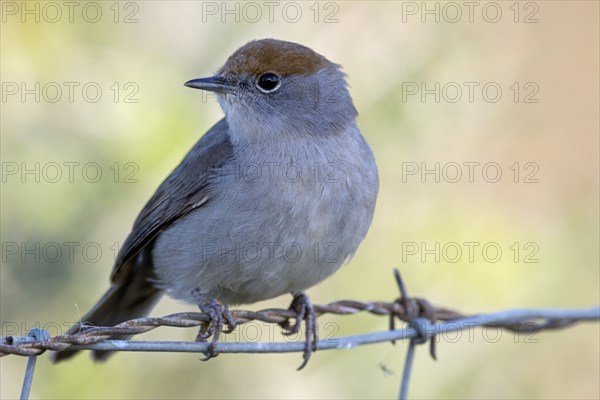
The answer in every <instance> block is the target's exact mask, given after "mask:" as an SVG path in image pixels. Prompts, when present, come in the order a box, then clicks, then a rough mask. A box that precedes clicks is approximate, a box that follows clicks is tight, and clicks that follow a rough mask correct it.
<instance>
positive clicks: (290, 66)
mask: <svg viewBox="0 0 600 400" xmlns="http://www.w3.org/2000/svg"><path fill="white" fill-rule="evenodd" d="M331 65H334V64H333V63H331V62H330V61H329V60H327V59H326V58H325V57H323V56H322V55H320V54H318V53H316V52H314V51H313V50H311V49H309V48H308V47H306V46H302V45H301V44H297V43H292V42H284V41H282V40H275V39H262V40H254V41H252V42H250V43H248V44H246V45H244V46H242V47H240V48H239V49H238V50H236V51H235V53H233V54H232V55H231V56H230V57H229V59H227V62H226V63H225V65H224V66H223V68H222V69H221V71H223V72H224V73H226V74H232V75H241V74H243V73H247V74H250V75H259V74H261V73H264V72H275V73H277V74H279V75H280V76H290V75H310V74H314V73H315V72H317V71H319V70H320V69H322V68H324V67H327V66H331Z"/></svg>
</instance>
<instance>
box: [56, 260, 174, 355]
mask: <svg viewBox="0 0 600 400" xmlns="http://www.w3.org/2000/svg"><path fill="white" fill-rule="evenodd" d="M140 272H141V271H139V270H138V273H132V274H128V275H129V276H127V277H126V278H125V279H123V280H122V281H120V282H118V283H114V284H113V286H112V287H111V288H110V289H109V290H108V291H107V292H106V293H105V294H104V296H102V298H101V299H100V301H98V303H96V305H95V306H94V307H93V308H92V309H91V310H90V311H89V312H88V313H87V314H86V315H85V316H84V317H83V318H82V319H81V322H80V323H79V324H77V325H75V326H73V327H72V328H71V329H69V331H68V332H67V333H66V334H67V335H72V334H75V333H77V332H79V331H80V329H81V327H82V326H90V325H93V326H114V325H117V324H119V323H121V322H124V321H128V320H130V319H134V318H141V317H145V316H146V315H148V313H150V311H151V310H152V308H153V307H154V305H155V304H156V302H157V301H158V300H159V299H160V297H161V296H162V294H163V292H162V291H161V290H160V289H157V288H155V287H153V286H152V285H151V284H150V283H148V280H147V278H148V276H147V274H143V273H140ZM115 338H116V337H111V338H110V339H115ZM118 338H119V339H126V337H123V336H119V337H118ZM112 353H113V352H111V351H100V350H94V351H92V358H93V359H94V361H103V360H106V359H107V358H108V357H109V356H110V355H112ZM75 354H77V351H61V352H55V353H52V355H51V360H52V361H53V362H59V361H62V360H66V359H69V358H71V357H73V356H74V355H75Z"/></svg>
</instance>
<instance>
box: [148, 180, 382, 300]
mask: <svg viewBox="0 0 600 400" xmlns="http://www.w3.org/2000/svg"><path fill="white" fill-rule="evenodd" d="M326 191H327V192H329V193H326V194H324V195H323V194H321V196H324V198H323V197H316V196H315V195H314V194H311V192H310V191H307V192H304V194H300V195H298V196H296V197H295V198H294V200H293V201H291V202H287V201H283V200H282V198H285V195H284V196H283V197H282V194H281V193H277V194H276V195H273V194H271V193H267V194H261V193H255V194H252V193H248V192H246V193H244V195H243V196H242V195H240V193H237V196H235V195H234V194H233V193H231V196H232V197H229V198H228V199H225V198H221V199H214V200H213V201H210V202H209V203H207V204H206V205H205V206H202V207H200V208H198V209H196V210H194V211H192V212H191V213H190V214H188V215H187V216H186V217H184V218H182V219H181V220H180V221H178V222H176V223H175V224H174V225H173V226H171V227H170V228H168V229H167V230H165V231H163V232H162V233H161V234H160V235H159V237H158V238H157V241H156V243H155V247H154V251H153V256H154V265H155V269H156V272H157V276H158V281H159V282H158V284H159V286H160V287H162V288H163V289H165V290H166V291H167V292H168V293H169V295H171V296H172V297H174V298H177V299H181V300H184V301H188V302H194V298H193V297H192V296H191V292H192V290H194V289H200V292H201V293H203V294H204V295H205V296H206V297H207V298H217V299H218V300H220V301H222V302H224V303H226V304H243V303H254V302H257V301H260V300H265V299H270V298H273V297H276V296H279V295H282V294H285V293H295V292H300V291H303V290H306V289H308V288H310V287H312V286H314V285H316V284H317V283H319V282H321V281H322V280H324V279H325V278H327V277H328V276H330V275H331V274H333V273H334V272H335V271H336V270H337V269H338V268H339V267H340V266H341V265H342V264H343V263H344V262H345V261H346V260H347V259H348V258H349V257H350V256H351V255H352V254H353V253H354V252H355V251H356V248H357V247H358V244H359V243H360V241H361V240H362V238H363V237H364V235H365V234H366V230H367V228H368V225H369V223H370V220H371V215H369V213H372V210H368V209H367V208H365V207H363V206H357V205H356V204H358V203H357V202H356V199H352V196H343V195H342V196H340V195H339V193H336V192H333V191H330V189H327V190H326ZM329 196H331V197H332V198H329ZM218 200H221V201H218Z"/></svg>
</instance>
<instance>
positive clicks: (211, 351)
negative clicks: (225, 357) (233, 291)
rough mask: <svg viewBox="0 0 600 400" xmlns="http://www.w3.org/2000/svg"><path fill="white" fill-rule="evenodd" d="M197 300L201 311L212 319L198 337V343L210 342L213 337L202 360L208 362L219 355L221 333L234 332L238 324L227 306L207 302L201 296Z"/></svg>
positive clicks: (199, 332) (203, 327) (212, 301)
mask: <svg viewBox="0 0 600 400" xmlns="http://www.w3.org/2000/svg"><path fill="white" fill-rule="evenodd" d="M194 294H195V293H194ZM195 295H196V294H195ZM197 298H198V301H197V303H198V307H199V308H200V311H202V312H203V313H206V314H208V316H209V319H210V320H209V321H207V322H205V323H204V324H203V325H202V326H201V327H200V330H199V331H198V335H197V336H196V341H197V342H206V341H208V338H209V337H211V336H212V340H211V341H210V344H209V345H208V348H207V350H206V353H205V356H206V357H205V358H204V359H203V360H202V361H207V360H210V359H211V358H213V357H216V356H218V355H219V354H218V353H217V352H216V345H217V343H218V342H219V338H220V336H221V332H225V333H231V332H233V330H234V329H235V326H236V322H235V319H234V318H233V315H231V312H230V311H229V307H227V306H226V305H225V304H219V303H218V302H217V301H216V300H210V301H206V300H204V299H203V298H202V297H201V296H197ZM225 326H227V328H226V329H224V327H225Z"/></svg>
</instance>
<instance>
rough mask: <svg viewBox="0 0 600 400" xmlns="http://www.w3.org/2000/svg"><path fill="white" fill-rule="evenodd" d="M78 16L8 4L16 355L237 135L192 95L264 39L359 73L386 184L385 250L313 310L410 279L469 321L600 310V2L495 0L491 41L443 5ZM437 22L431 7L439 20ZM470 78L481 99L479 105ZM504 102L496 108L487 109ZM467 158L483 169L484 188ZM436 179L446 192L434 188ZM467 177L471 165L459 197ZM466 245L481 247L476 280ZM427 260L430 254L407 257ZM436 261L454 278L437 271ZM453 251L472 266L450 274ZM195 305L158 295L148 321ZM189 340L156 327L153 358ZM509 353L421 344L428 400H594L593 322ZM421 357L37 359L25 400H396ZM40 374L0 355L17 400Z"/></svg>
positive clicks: (379, 237)
mask: <svg viewBox="0 0 600 400" xmlns="http://www.w3.org/2000/svg"><path fill="white" fill-rule="evenodd" d="M73 3H74V4H75V5H74V6H73V9H72V15H69V10H70V9H69V8H68V7H67V6H65V5H64V4H63V3H61V2H59V3H54V4H58V11H60V12H61V16H60V18H58V14H57V13H56V10H55V9H53V8H52V6H50V7H47V4H48V3H45V2H27V4H25V3H22V2H11V1H3V2H2V4H1V6H2V24H1V42H0V44H1V59H2V62H1V69H0V73H1V81H2V102H1V103H0V106H1V107H2V110H1V116H0V120H1V127H0V128H1V139H2V146H1V156H2V186H1V187H2V197H1V200H2V205H1V212H2V216H1V217H2V218H1V234H2V267H1V270H0V278H1V281H0V290H1V295H0V313H1V314H0V321H1V323H2V332H1V335H9V334H17V335H18V334H21V335H25V334H26V333H27V331H28V330H29V329H31V328H32V327H35V326H36V325H39V326H41V327H45V328H46V329H48V330H49V331H50V333H51V334H58V333H60V332H61V331H62V330H63V329H64V328H65V326H66V324H67V325H68V323H71V322H73V321H76V320H77V318H78V316H79V315H80V314H83V313H85V312H86V311H87V310H88V309H89V307H91V306H92V305H93V304H94V303H95V301H96V300H97V299H98V298H99V296H100V295H101V294H102V293H103V292H104V290H106V288H107V285H108V276H109V273H110V269H111V266H112V261H113V258H114V252H115V249H116V247H115V246H118V243H121V242H122V241H123V240H124V238H125V237H126V235H127V234H128V232H129V229H130V227H131V224H132V223H133V220H134V218H135V216H136V215H137V212H138V211H139V210H140V209H141V207H142V206H143V204H144V203H145V201H146V200H147V199H148V198H149V197H150V195H151V194H152V193H153V191H154V189H155V188H156V187H157V186H158V184H159V183H160V182H161V181H162V179H164V178H165V177H166V176H167V174H168V173H169V172H170V171H171V170H172V169H173V168H174V167H175V165H176V164H177V163H178V161H179V160H180V159H181V158H182V157H183V155H184V154H185V153H186V152H187V150H188V149H189V148H190V147H191V146H192V145H193V143H195V142H196V140H198V138H199V137H200V135H201V134H202V133H203V132H205V131H206V130H207V129H208V128H209V127H210V126H211V125H212V124H214V123H215V122H216V121H217V120H219V119H220V118H221V117H222V112H221V111H220V109H219V107H218V105H217V103H216V101H215V100H214V98H212V97H211V96H205V95H204V96H203V95H202V94H201V93H199V92H198V91H194V90H190V89H187V88H185V87H183V85H182V84H183V82H185V81H186V80H188V79H192V78H197V77H201V76H207V75H209V74H211V73H212V72H214V71H215V70H216V69H217V68H218V67H219V66H220V65H222V64H223V63H224V61H225V59H226V57H227V56H228V55H229V54H230V53H232V52H233V51H234V50H235V49H237V48H238V47H239V46H241V45H243V44H245V43H246V42H248V41H249V40H252V39H256V38H264V37H274V38H278V39H284V40H290V41H295V42H300V43H303V44H305V45H307V46H309V47H311V48H313V49H314V50H316V51H318V52H319V53H321V54H324V55H325V56H326V57H328V58H329V59H331V60H333V61H335V62H338V63H340V64H342V65H343V67H344V70H345V71H346V72H347V74H348V76H349V82H350V85H351V93H352V96H353V98H354V101H355V104H356V106H357V108H358V110H359V113H360V116H359V119H358V123H359V126H360V128H361V130H362V132H363V134H364V135H365V137H366V138H367V140H368V141H369V143H370V144H371V146H372V147H373V150H374V153H375V156H376V158H377V162H378V165H379V169H380V178H381V190H380V196H379V199H378V203H377V209H376V215H375V219H374V222H373V226H372V227H371V230H370V233H369V235H368V236H367V238H366V240H365V241H364V243H363V245H362V246H361V248H360V250H359V252H358V253H357V255H356V256H355V257H354V259H353V260H352V262H351V263H350V264H349V265H348V266H346V267H344V268H342V269H341V270H340V271H339V272H338V273H337V274H336V275H335V276H334V277H333V278H331V279H329V280H327V281H325V282H323V283H322V284H321V285H319V286H318V287H316V288H314V289H312V290H310V291H309V294H310V295H311V297H312V299H313V301H314V302H315V303H327V302H330V301H334V300H339V299H346V298H347V299H354V300H362V301H370V300H385V301H390V300H392V299H394V298H395V297H396V296H397V289H396V287H395V284H394V281H393V278H392V269H393V268H394V267H399V268H400V269H401V270H402V273H403V275H404V277H405V280H406V281H407V284H408V285H409V289H410V291H411V293H412V294H413V295H419V296H422V297H426V298H427V299H429V300H430V301H431V302H433V303H434V304H439V305H444V306H447V307H449V308H455V309H457V310H460V311H464V312H472V313H475V312H487V311H494V310H501V309H509V308H515V307H587V306H591V305H594V304H598V303H600V298H599V297H600V292H599V291H600V289H599V286H600V285H599V281H600V276H599V252H598V242H599V226H598V221H599V215H598V212H599V211H598V207H599V206H598V205H599V198H598V197H599V185H598V174H599V172H598V171H599V169H598V138H599V126H598V123H599V119H598V116H599V115H598V113H599V111H598V110H599V78H598V71H599V59H598V56H599V50H598V49H599V28H598V24H599V22H598V15H599V3H598V2H595V1H552V2H550V1H548V2H530V3H514V4H513V2H499V3H494V4H497V5H498V7H499V8H500V11H501V15H500V17H499V18H498V19H499V20H498V21H497V22H492V21H493V20H495V19H497V18H496V16H495V15H496V14H495V12H496V6H493V7H492V6H489V4H488V3H487V2H481V3H480V2H477V5H476V7H475V8H474V9H473V13H472V20H471V21H469V9H468V8H467V7H466V6H464V5H462V4H463V3H444V2H427V3H422V2H372V1H369V2H366V1H365V2H360V1H352V2H322V3H314V2H296V3H293V4H291V3H286V2H283V3H279V2H277V3H276V6H275V8H273V9H271V10H272V14H271V16H270V15H269V8H268V7H267V6H265V5H264V4H263V3H261V2H259V3H254V4H256V5H257V6H258V7H259V8H256V6H251V7H247V6H246V5H245V4H244V3H237V5H236V3H234V2H229V3H226V4H225V3H221V2H199V1H174V2H167V1H138V2H113V1H107V2H96V3H94V4H95V5H94V4H92V5H89V4H88V3H85V2H73ZM36 4H37V6H36ZM515 4H516V5H515ZM456 5H458V8H457V6H456ZM24 7H28V8H27V10H30V11H31V10H33V11H31V12H32V13H29V14H28V13H26V12H25V11H26V10H25V9H24ZM36 7H38V8H37V9H36ZM236 7H237V8H236ZM425 7H427V9H428V10H434V13H435V12H436V11H435V10H436V7H437V10H438V14H437V17H438V18H439V22H436V21H435V18H436V15H435V14H427V13H425V10H424V8H425ZM490 7H491V8H490ZM511 7H512V8H511ZM225 8H226V9H225ZM98 9H99V10H100V11H101V14H97V10H98ZM298 9H299V10H300V12H301V14H298V13H297V11H298ZM484 9H485V12H484ZM36 10H37V11H36ZM226 10H233V11H232V14H227V13H226V12H225V11H226ZM236 10H237V12H236ZM257 10H260V12H261V14H260V15H259V14H257V13H256V11H257ZM457 10H460V11H461V12H462V15H461V16H460V18H459V17H458V14H456V11H457ZM97 15H100V16H99V17H98V16H97ZM36 17H38V18H39V21H36ZM236 18H238V21H236ZM96 19H98V21H97V22H94V20H96ZM423 20H424V21H423ZM535 20H537V22H536V21H535ZM126 21H127V23H126ZM453 21H454V22H453ZM526 22H528V23H526ZM36 82H37V83H39V85H40V86H39V90H37V94H38V95H39V97H40V98H39V101H36V98H35V97H36V93H35V92H36V89H35V85H36ZM436 82H438V83H439V85H440V89H439V91H438V94H439V97H440V98H439V101H436V99H435V94H429V95H425V98H424V101H422V98H421V94H422V93H421V92H419V93H417V94H414V95H412V94H410V92H407V90H410V89H414V88H415V87H417V88H419V90H420V89H421V88H422V87H421V84H422V83H424V84H425V88H426V89H433V90H434V91H435V84H436ZM469 82H476V83H477V85H475V84H472V85H475V86H472V87H474V91H473V98H472V101H469V98H468V97H469V96H468V94H469V92H468V85H471V84H469ZM515 82H516V83H517V84H516V86H514V85H515ZM465 83H467V84H465ZM486 84H489V85H488V87H491V89H490V91H488V92H485V93H482V88H483V86H484V85H486ZM22 85H24V86H22ZM86 85H87V86H86ZM415 85H416V86H415ZM70 87H72V88H73V92H72V97H71V98H70V96H69V95H70V93H69V88H70ZM84 87H85V90H84ZM456 87H459V88H461V89H462V97H461V99H460V100H458V101H455V102H454V99H455V96H456V92H455V90H456ZM496 87H500V88H501V90H502V95H501V97H500V98H499V99H498V101H497V102H492V101H491V100H492V99H491V97H495V94H494V92H493V89H494V88H496ZM57 88H59V89H61V92H62V93H61V96H58V92H57V91H56V90H57ZM97 88H100V90H101V94H100V95H99V96H98V95H97V94H96V90H97ZM517 88H518V91H517ZM23 89H25V90H33V91H32V92H31V93H29V94H27V92H25V93H24V92H23ZM453 90H454V91H453ZM115 96H117V97H115ZM485 96H487V97H485ZM95 100H97V101H95ZM126 100H127V101H126ZM132 100H135V102H131V101H132ZM533 100H537V102H531V101H533ZM93 101H95V102H93ZM465 162H466V163H471V162H477V163H480V164H479V166H478V167H476V168H475V170H474V172H475V173H474V175H473V179H472V182H470V181H469V179H468V176H467V173H468V168H467V167H466V166H465V164H464V163H465ZM36 163H39V164H38V165H39V172H35V168H36ZM65 163H67V164H65ZM436 163H439V165H440V179H439V182H436V180H435V176H434V175H432V174H428V175H427V174H426V175H425V176H423V177H422V176H421V172H422V170H423V167H425V168H428V169H432V168H434V167H435V165H436ZM453 163H457V164H458V165H460V166H462V167H461V168H462V173H463V175H462V179H460V180H459V181H458V182H456V183H453V182H452V181H453V178H454V176H455V169H454V170H453V169H452V168H454V167H455V165H456V164H453ZM487 163H497V166H498V167H499V169H500V170H501V172H502V176H501V177H500V179H499V180H498V182H495V183H491V182H488V181H487V180H492V178H494V175H495V173H494V169H492V170H487V171H488V172H489V174H487V175H485V176H484V175H482V166H483V165H485V164H487ZM515 163H519V164H518V165H516V164H515ZM527 163H531V164H527ZM493 165H496V164H493ZM57 166H58V167H57ZM69 166H71V168H72V169H71V170H69ZM414 166H417V167H418V168H419V171H418V173H417V174H415V175H407V174H406V172H407V168H412V167H414ZM511 166H512V169H511ZM444 167H445V169H444ZM25 169H29V170H34V172H30V173H25V174H24V175H23V170H25ZM98 171H100V172H101V173H102V175H101V176H100V177H96V174H97V172H98ZM515 171H519V175H518V176H516V175H515ZM69 172H72V175H71V176H69ZM403 172H404V174H403ZM57 173H58V175H57ZM532 173H534V175H533V176H530V175H529V174H532ZM490 177H491V178H490ZM527 177H529V178H531V179H534V181H532V182H526V180H527ZM70 178H71V179H70ZM486 179H487V180H486ZM531 179H529V180H531ZM535 180H537V182H536V181H535ZM515 181H516V182H515ZM465 242H476V243H478V244H479V245H478V247H476V249H475V252H474V257H473V259H472V260H469V258H468V256H467V253H466V251H467V250H468V248H467V247H466V246H465V245H464V243H465ZM71 243H72V244H71ZM415 243H416V246H417V253H416V254H412V253H410V252H407V250H409V249H414V248H411V246H413V244H415ZM436 243H439V246H440V252H441V253H440V252H438V254H440V260H439V261H436V260H435V258H434V256H433V255H429V256H428V255H426V254H425V253H424V252H423V250H425V247H426V248H427V249H435V245H436ZM448 243H458V244H459V245H460V246H461V249H462V250H463V254H462V257H460V258H459V259H458V261H457V262H452V261H454V258H456V257H455V254H454V253H453V252H452V251H451V250H452V248H450V247H448V246H447V245H448ZM486 243H493V244H494V246H495V247H499V248H500V249H501V250H502V255H501V257H499V260H498V261H497V262H489V261H488V260H489V258H488V259H487V260H486V259H485V258H484V257H483V254H482V252H481V249H482V247H483V245H484V244H486ZM515 243H516V245H514V244H515ZM445 245H446V249H447V250H448V252H446V253H443V252H442V249H443V248H444V246H445ZM36 246H38V247H37V248H36ZM69 249H73V252H72V254H71V252H70V251H69ZM517 249H519V251H518V253H517ZM98 251H99V253H98ZM489 254H491V256H494V253H493V252H490V253H489ZM489 254H488V255H489ZM71 255H72V257H71ZM422 256H423V257H425V259H424V260H423V259H422ZM525 261H533V262H525ZM289 300H290V298H289V297H281V298H278V299H274V300H272V301H269V302H264V303H259V304H256V305H253V306H251V307H250V308H251V309H261V308H266V307H287V305H288V303H289ZM194 309H195V308H194V307H193V306H190V305H185V304H179V303H177V302H175V301H172V300H170V299H164V300H163V301H162V302H161V303H160V305H159V306H158V307H157V308H156V309H155V310H154V311H153V315H157V316H159V315H165V314H168V313H172V312H178V311H185V310H194ZM321 321H322V322H321V323H322V324H324V323H326V322H331V323H334V324H336V325H335V326H337V332H336V334H337V335H347V334H358V333H364V332H371V331H380V330H384V329H386V326H387V320H386V319H385V318H381V317H374V316H368V315H361V316H353V317H324V318H323V319H322V320H321ZM254 327H255V328H256V327H257V325H255V326H254ZM258 327H262V328H263V330H262V336H261V337H262V339H263V340H269V339H271V340H281V337H280V336H279V333H278V329H274V330H273V332H275V333H274V337H272V338H269V332H270V329H272V328H267V327H266V326H258ZM195 333H196V332H195V330H193V329H188V330H183V329H169V328H163V329H160V330H159V331H155V332H152V333H149V334H145V335H143V336H141V337H140V339H144V340H153V339H162V340H193V338H194V337H195ZM242 333H244V335H245V336H244V337H248V336H250V335H251V332H250V330H245V331H243V330H242V331H241V332H240V333H239V334H242ZM327 333H328V332H325V331H322V335H323V336H325V335H326V334H327ZM329 333H331V331H330V332H329ZM494 335H495V332H488V336H487V338H486V336H484V335H483V334H482V331H480V330H476V331H475V335H474V336H473V337H472V338H469V337H468V336H469V335H467V334H463V335H462V336H460V337H459V338H456V337H454V336H453V337H448V338H442V339H441V343H439V345H438V359H439V360H438V361H437V362H434V361H432V360H431V359H430V358H429V357H428V356H427V354H426V350H425V349H424V348H423V349H421V348H419V349H418V353H417V359H416V364H415V367H414V371H413V377H412V380H411V388H410V395H411V397H413V398H428V399H431V398H506V399H509V398H510V399H512V398H589V399H597V398H599V397H600V389H599V378H598V377H599V376H600V349H599V347H600V340H599V339H600V328H599V326H598V324H581V325H578V326H576V327H574V328H571V329H568V330H565V331H556V332H551V333H540V334H537V335H536V336H535V337H534V338H533V339H534V342H527V341H526V340H525V338H524V337H515V336H514V335H510V334H507V333H502V336H501V337H499V338H498V340H496V339H495V338H494ZM271 336H273V335H271ZM225 340H230V341H231V340H236V337H234V335H229V336H227V337H226V339H225ZM405 351H406V343H399V344H397V345H396V346H391V345H390V344H379V345H372V346H365V347H360V348H356V349H352V350H348V351H327V352H325V351H323V352H318V353H317V354H316V355H315V356H313V359H312V360H311V362H310V363H309V365H308V367H307V368H306V369H305V370H304V371H302V372H296V370H295V369H296V367H297V366H298V365H299V363H300V361H301V356H300V355H299V354H287V355H222V356H220V357H218V358H217V359H215V360H212V361H210V362H208V363H203V362H200V361H199V358H201V357H200V356H199V355H193V354H160V353H147V354H146V353H122V354H118V355H116V356H115V357H114V358H112V359H111V360H110V361H109V362H108V363H106V364H93V363H92V362H91V361H90V360H89V358H88V357H87V355H81V356H79V357H77V359H75V360H74V361H73V362H70V363H66V364H62V365H59V366H53V365H51V364H50V363H49V361H48V358H47V356H43V357H41V359H40V361H39V362H38V370H37V371H36V376H35V381H34V386H33V392H32V395H31V397H32V398H61V399H67V398H73V399H87V398H89V399H92V398H95V399H97V398H115V399H116V398H120V399H123V398H131V399H133V398H147V399H163V398H177V399H178V398H190V399H191V398H393V397H395V396H396V395H397V392H398V389H399V381H400V376H401V372H402V365H403V361H404V354H405ZM25 363H26V360H25V359H24V358H20V357H12V356H11V357H4V358H1V359H0V368H1V370H0V396H1V397H2V398H6V399H9V398H16V397H18V395H19V391H20V386H21V382H22V377H23V373H24V369H25Z"/></svg>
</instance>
